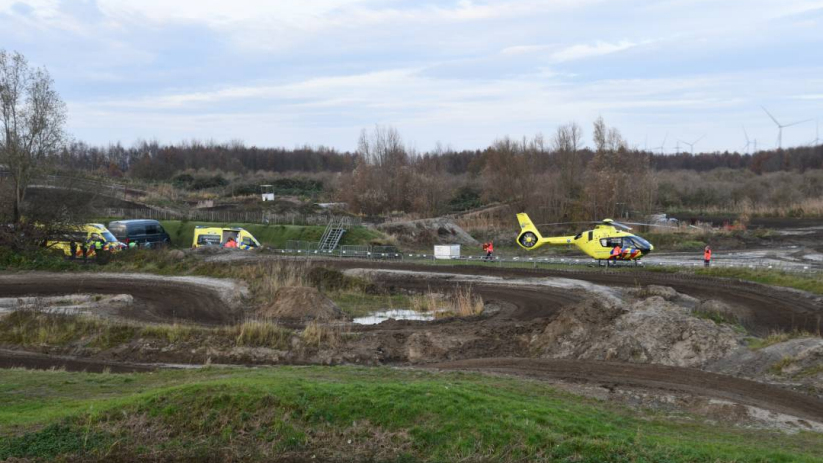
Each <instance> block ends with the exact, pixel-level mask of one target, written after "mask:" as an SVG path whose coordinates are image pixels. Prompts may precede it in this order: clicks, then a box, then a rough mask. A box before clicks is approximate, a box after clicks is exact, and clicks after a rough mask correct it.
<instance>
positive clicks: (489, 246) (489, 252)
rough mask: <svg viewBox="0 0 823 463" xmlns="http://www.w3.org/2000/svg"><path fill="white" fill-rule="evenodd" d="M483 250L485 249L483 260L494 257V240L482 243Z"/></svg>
mask: <svg viewBox="0 0 823 463" xmlns="http://www.w3.org/2000/svg"><path fill="white" fill-rule="evenodd" d="M483 250H484V251H486V257H485V258H484V259H485V260H492V259H494V242H492V241H489V242H488V243H486V244H484V245H483Z"/></svg>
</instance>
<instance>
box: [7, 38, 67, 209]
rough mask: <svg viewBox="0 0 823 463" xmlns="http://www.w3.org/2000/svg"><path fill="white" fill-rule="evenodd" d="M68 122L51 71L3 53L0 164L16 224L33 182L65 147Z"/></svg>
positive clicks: (13, 54)
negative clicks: (8, 185) (6, 175)
mask: <svg viewBox="0 0 823 463" xmlns="http://www.w3.org/2000/svg"><path fill="white" fill-rule="evenodd" d="M65 121H66V106H65V104H64V103H63V101H62V100H61V99H60V96H59V95H58V94H57V92H56V91H55V89H54V81H53V80H52V79H51V77H50V76H49V73H48V71H46V70H45V69H43V68H36V69H33V68H30V67H29V64H28V62H27V61H26V58H25V57H24V56H23V55H21V54H20V53H8V52H6V51H5V50H0V130H2V132H0V164H5V168H6V169H7V170H8V172H9V176H10V177H11V180H12V185H13V190H14V191H13V193H14V201H13V202H14V206H13V220H14V222H15V223H18V222H20V217H21V210H22V205H23V201H24V200H25V198H26V188H27V187H28V185H29V184H30V182H31V180H32V178H33V177H34V176H35V175H36V174H37V173H38V170H39V168H40V167H41V166H42V165H43V161H44V160H45V159H46V158H47V157H48V156H50V155H52V154H56V153H57V151H58V150H59V149H60V147H61V146H62V144H63V140H64V133H63V125H64V124H65Z"/></svg>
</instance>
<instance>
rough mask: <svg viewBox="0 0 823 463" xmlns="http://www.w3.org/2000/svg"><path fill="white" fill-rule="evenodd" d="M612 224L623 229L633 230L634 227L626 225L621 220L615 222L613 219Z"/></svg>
mask: <svg viewBox="0 0 823 463" xmlns="http://www.w3.org/2000/svg"><path fill="white" fill-rule="evenodd" d="M610 225H614V226H615V227H617V228H622V229H623V230H631V229H632V227H630V226H628V225H626V224H625V223H620V222H614V221H612V222H611V223H610Z"/></svg>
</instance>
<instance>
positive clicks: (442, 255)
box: [434, 244, 460, 259]
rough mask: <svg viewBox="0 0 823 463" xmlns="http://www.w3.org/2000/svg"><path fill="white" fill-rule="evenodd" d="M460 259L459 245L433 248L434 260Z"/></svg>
mask: <svg viewBox="0 0 823 463" xmlns="http://www.w3.org/2000/svg"><path fill="white" fill-rule="evenodd" d="M459 257H460V245H459V244H444V245H437V246H435V247H434V258H435V259H457V258H459Z"/></svg>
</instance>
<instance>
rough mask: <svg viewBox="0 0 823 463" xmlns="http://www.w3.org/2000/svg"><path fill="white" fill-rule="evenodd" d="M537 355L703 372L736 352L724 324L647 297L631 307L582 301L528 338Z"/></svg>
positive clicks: (735, 336)
mask: <svg viewBox="0 0 823 463" xmlns="http://www.w3.org/2000/svg"><path fill="white" fill-rule="evenodd" d="M532 345H533V346H534V347H535V348H537V350H538V351H539V353H540V356H543V357H551V358H576V359H588V360H616V361H623V362H635V363H657V364H662V365H670V366H679V367H698V368H699V367H703V366H705V365H706V364H708V363H710V362H713V361H716V360H719V359H722V358H724V357H726V356H727V355H729V354H730V353H731V352H733V351H736V350H738V349H740V348H741V340H740V335H739V334H738V333H737V332H736V331H735V330H734V328H733V327H732V326H730V325H728V324H718V323H715V322H714V321H712V320H707V319H703V318H698V317H695V316H694V315H693V314H692V313H691V311H690V310H689V309H688V308H685V307H682V306H680V305H677V304H674V303H671V302H669V301H666V300H665V299H664V298H663V297H661V296H652V297H649V298H648V299H644V300H641V301H638V302H635V303H632V304H624V303H619V302H609V301H604V300H589V301H584V302H582V303H580V304H578V305H577V306H576V307H574V308H573V309H572V310H568V311H566V312H563V313H561V314H560V315H559V316H558V317H557V318H556V319H555V320H553V321H552V322H551V323H549V324H548V325H547V326H546V328H545V329H544V330H543V332H542V333H540V334H538V335H537V336H535V337H534V338H533V339H532Z"/></svg>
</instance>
